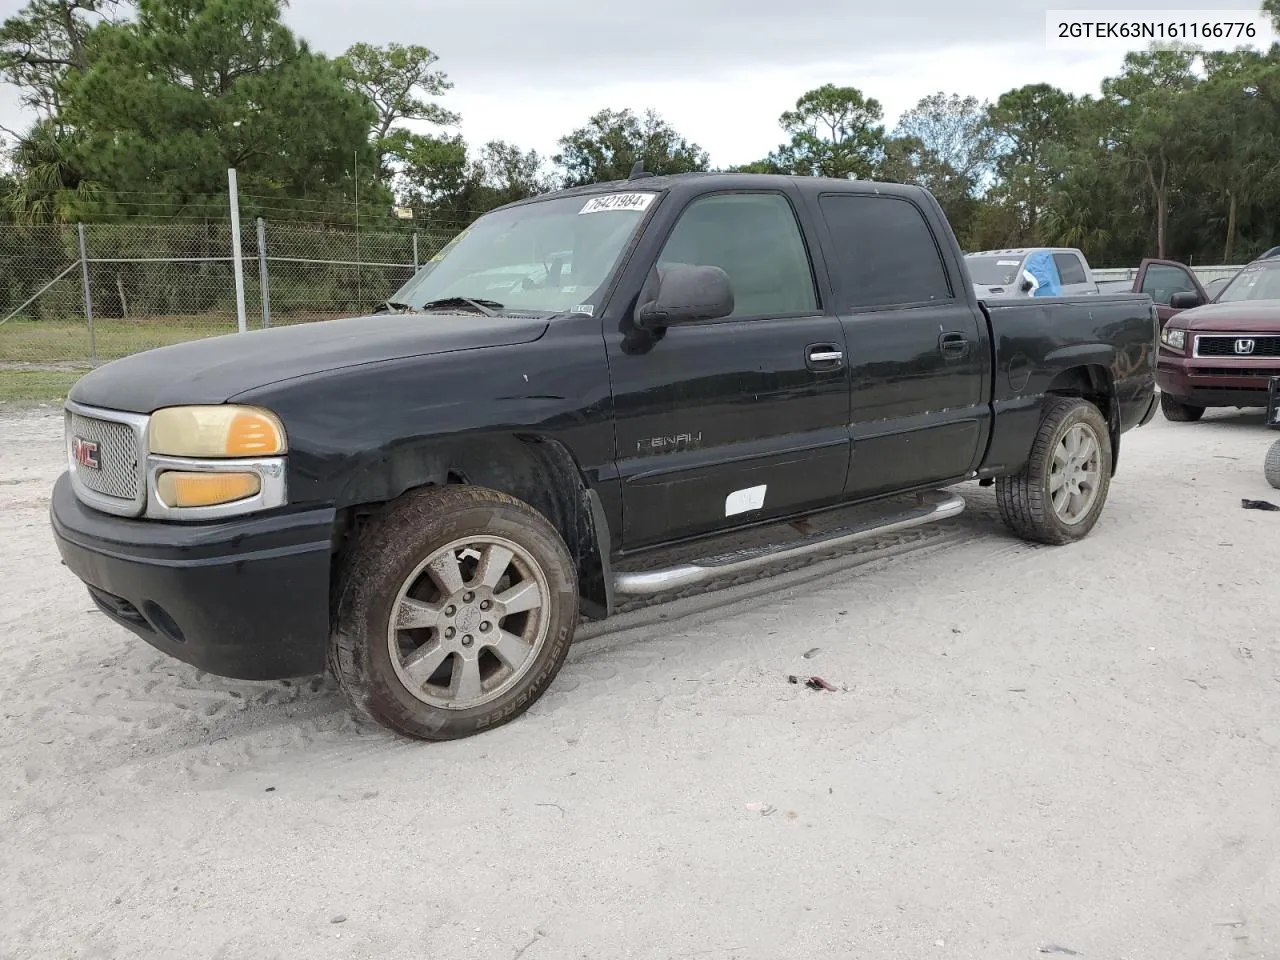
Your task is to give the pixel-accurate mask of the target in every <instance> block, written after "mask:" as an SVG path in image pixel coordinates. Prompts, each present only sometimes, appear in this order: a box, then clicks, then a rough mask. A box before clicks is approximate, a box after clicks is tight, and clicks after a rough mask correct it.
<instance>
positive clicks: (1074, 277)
mask: <svg viewBox="0 0 1280 960" xmlns="http://www.w3.org/2000/svg"><path fill="white" fill-rule="evenodd" d="M1053 262H1054V263H1055V264H1057V265H1058V276H1059V277H1060V278H1061V279H1062V282H1063V283H1064V284H1067V283H1088V282H1089V278H1088V277H1086V276H1085V275H1084V267H1083V266H1082V265H1081V264H1080V258H1079V257H1077V256H1076V255H1075V254H1074V253H1055V254H1054V255H1053Z"/></svg>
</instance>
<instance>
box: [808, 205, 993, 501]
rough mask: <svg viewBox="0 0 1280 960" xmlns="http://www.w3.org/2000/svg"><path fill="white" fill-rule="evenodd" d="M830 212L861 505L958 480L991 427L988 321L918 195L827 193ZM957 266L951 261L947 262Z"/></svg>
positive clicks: (853, 489)
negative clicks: (891, 494)
mask: <svg viewBox="0 0 1280 960" xmlns="http://www.w3.org/2000/svg"><path fill="white" fill-rule="evenodd" d="M817 206H818V210H819V216H820V219H821V221H822V223H823V225H824V226H825V228H826V231H827V234H828V240H827V247H826V249H827V257H826V259H827V262H828V264H829V268H830V270H831V273H832V277H831V279H832V285H833V287H834V288H835V296H836V302H835V304H834V307H835V311H836V313H837V314H838V315H839V317H840V323H841V324H842V326H843V328H844V333H845V339H846V341H847V343H848V349H849V368H850V376H851V384H850V388H851V412H850V420H851V423H850V433H851V437H852V440H853V450H852V455H851V459H850V467H849V479H848V481H847V483H846V485H845V490H846V494H847V495H848V496H849V497H851V498H858V497H867V496H874V495H876V494H880V493H887V492H890V491H894V490H903V489H909V488H912V487H916V486H922V485H924V484H929V483H934V482H937V481H941V480H952V479H957V478H960V477H962V476H964V475H965V474H967V473H968V472H969V471H970V470H972V469H973V468H974V467H975V466H976V464H977V462H978V460H979V458H980V456H981V453H982V449H983V448H984V447H985V444H986V438H987V433H988V430H989V428H990V409H989V407H988V404H987V399H988V397H987V392H988V383H989V380H990V363H991V361H990V348H989V342H988V339H987V334H986V329H987V328H986V322H985V318H983V317H982V316H981V315H980V314H979V313H978V312H977V309H976V307H975V305H974V303H973V301H972V300H971V299H970V298H969V295H968V291H967V290H965V289H963V284H964V283H965V282H966V277H967V275H966V273H965V272H964V271H963V270H960V269H953V270H951V271H948V269H947V267H946V265H945V262H944V259H943V253H942V251H943V249H944V247H943V243H942V242H941V240H942V238H941V237H940V236H939V235H938V233H937V232H935V230H934V228H933V226H932V225H931V220H930V218H929V217H928V216H927V215H926V212H925V210H924V209H923V208H922V207H921V205H920V204H918V203H917V202H916V200H915V199H914V198H912V197H910V196H907V195H891V194H886V193H870V192H868V193H861V192H847V193H846V192H840V193H823V194H820V195H819V196H818V198H817ZM948 262H949V261H948Z"/></svg>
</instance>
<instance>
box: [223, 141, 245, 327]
mask: <svg viewBox="0 0 1280 960" xmlns="http://www.w3.org/2000/svg"><path fill="white" fill-rule="evenodd" d="M227 191H228V193H230V195H231V265H232V267H233V270H234V273H235V277H236V323H237V325H238V326H239V328H240V332H241V333H244V332H245V330H247V329H248V326H249V325H248V323H247V322H246V320H245V315H244V263H243V262H242V257H243V251H242V250H241V249H240V187H239V184H238V182H237V180H236V169H235V167H230V168H228V170H227Z"/></svg>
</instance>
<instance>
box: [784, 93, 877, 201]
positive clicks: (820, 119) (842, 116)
mask: <svg viewBox="0 0 1280 960" xmlns="http://www.w3.org/2000/svg"><path fill="white" fill-rule="evenodd" d="M883 116H884V110H883V108H882V107H881V106H880V102H879V101H878V100H875V99H873V98H871V97H867V96H864V95H863V93H862V91H860V90H858V89H857V88H856V87H837V86H836V85H835V84H831V83H828V84H824V85H823V86H821V87H818V88H816V89H814V90H810V91H809V92H808V93H805V94H803V95H802V96H801V97H800V98H799V99H797V100H796V106H795V109H794V110H788V111H786V112H785V113H783V114H782V116H781V117H779V118H778V124H779V126H781V127H782V129H783V130H784V131H785V132H786V134H787V135H788V137H789V138H790V139H789V140H788V142H787V143H784V144H783V145H782V146H780V147H778V149H777V150H775V151H774V152H773V153H772V154H770V155H769V157H768V158H767V159H766V160H765V161H764V162H765V163H766V164H768V165H770V166H771V167H772V168H774V169H777V170H780V171H785V172H787V173H790V174H793V175H799V176H813V177H839V178H841V179H846V180H857V179H868V178H870V177H871V176H872V174H873V172H874V171H875V167H876V164H877V163H879V161H880V158H881V155H882V154H883V152H884V146H885V131H884V125H883V124H882V123H881V122H880V121H881V119H882V118H883Z"/></svg>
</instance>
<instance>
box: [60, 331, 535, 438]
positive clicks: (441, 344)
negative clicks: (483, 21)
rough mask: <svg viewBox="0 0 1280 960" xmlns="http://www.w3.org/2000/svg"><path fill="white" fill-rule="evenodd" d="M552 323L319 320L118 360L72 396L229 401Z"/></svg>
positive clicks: (500, 339) (501, 339)
mask: <svg viewBox="0 0 1280 960" xmlns="http://www.w3.org/2000/svg"><path fill="white" fill-rule="evenodd" d="M546 331H547V321H546V320H541V319H529V318H523V317H483V316H473V315H470V314H466V315H463V314H439V313H428V314H378V315H375V316H366V317H348V318H345V319H341V320H320V321H315V322H313V323H300V324H294V325H291V326H287V327H273V328H271V329H269V330H253V331H250V332H248V333H232V334H227V335H224V336H219V337H209V338H207V339H204V340H193V341H190V342H188V343H178V344H174V345H173V346H169V347H161V348H159V349H157V350H148V351H146V352H145V353H138V354H134V355H132V356H128V357H124V358H122V359H120V360H115V361H113V362H111V363H108V364H106V365H104V366H101V367H99V368H98V369H96V370H93V371H91V372H90V373H87V374H85V376H83V377H81V378H80V379H79V380H78V381H77V382H76V384H75V386H74V387H72V389H71V393H70V399H71V400H73V401H75V402H76V403H83V404H87V405H89V406H95V407H105V408H107V409H111V410H124V411H128V412H131V413H152V412H153V411H155V410H158V409H160V408H161V407H170V406H175V405H179V404H188V403H192V404H196V403H225V402H226V401H227V400H229V399H231V398H232V397H234V396H236V395H237V394H240V393H244V392H245V391H246V390H252V389H254V388H256V387H265V386H267V385H268V384H272V383H278V382H279V381H281V380H291V379H293V378H295V377H304V376H307V375H308V374H315V373H323V372H325V371H326V370H335V369H338V368H343V367H354V366H358V365H361V364H369V363H378V362H380V361H385V360H397V359H402V358H405V357H419V356H430V355H432V354H441V353H455V352H457V351H462V350H476V349H480V348H483V347H502V346H512V345H515V344H520V343H530V342H532V341H534V340H537V339H538V338H539V337H541V336H542V335H543V334H544V333H546Z"/></svg>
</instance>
